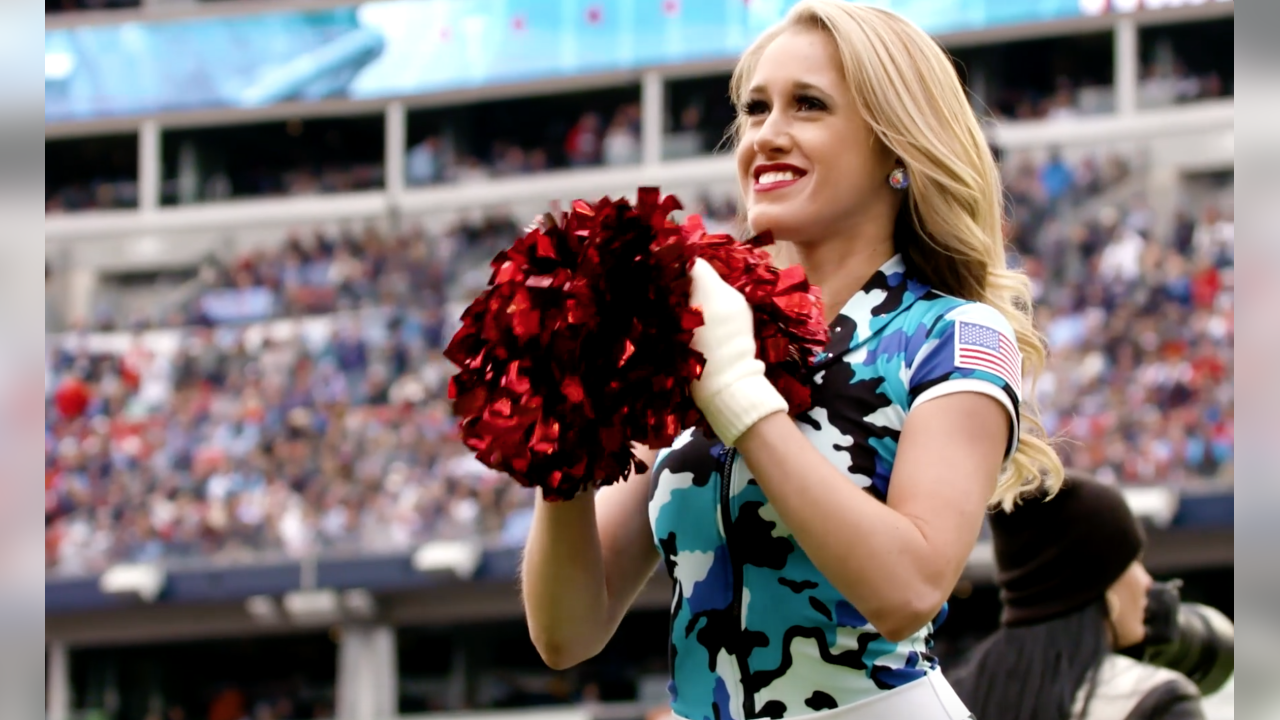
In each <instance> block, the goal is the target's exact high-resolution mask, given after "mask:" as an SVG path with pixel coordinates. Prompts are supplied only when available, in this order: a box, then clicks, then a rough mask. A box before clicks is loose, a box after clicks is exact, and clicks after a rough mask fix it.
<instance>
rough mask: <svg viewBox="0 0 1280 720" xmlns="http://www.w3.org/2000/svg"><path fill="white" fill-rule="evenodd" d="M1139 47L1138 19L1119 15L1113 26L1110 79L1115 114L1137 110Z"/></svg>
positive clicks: (1124, 114) (1125, 113) (1130, 112)
mask: <svg viewBox="0 0 1280 720" xmlns="http://www.w3.org/2000/svg"><path fill="white" fill-rule="evenodd" d="M1139 52H1140V48H1139V47H1138V21H1137V20H1136V19H1135V18H1133V17H1132V16H1125V17H1121V18H1120V19H1119V20H1118V21H1117V22H1116V28H1115V51H1114V53H1113V56H1114V60H1115V71H1114V72H1115V76H1114V79H1113V81H1112V83H1113V87H1114V88H1115V93H1116V114H1117V115H1121V116H1126V115H1132V114H1134V113H1135V112H1137V111H1138V76H1139V74H1140V72H1141V71H1140V66H1141V62H1140V58H1139Z"/></svg>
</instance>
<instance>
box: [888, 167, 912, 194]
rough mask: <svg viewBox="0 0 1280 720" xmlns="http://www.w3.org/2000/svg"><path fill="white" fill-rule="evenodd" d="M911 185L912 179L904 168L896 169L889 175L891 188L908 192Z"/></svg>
mask: <svg viewBox="0 0 1280 720" xmlns="http://www.w3.org/2000/svg"><path fill="white" fill-rule="evenodd" d="M910 184H911V178H910V177H909V176H908V175H907V169H906V168H904V167H896V168H894V169H893V172H891V173H889V187H891V188H893V189H894V190H906V189H907V186H908V185H910Z"/></svg>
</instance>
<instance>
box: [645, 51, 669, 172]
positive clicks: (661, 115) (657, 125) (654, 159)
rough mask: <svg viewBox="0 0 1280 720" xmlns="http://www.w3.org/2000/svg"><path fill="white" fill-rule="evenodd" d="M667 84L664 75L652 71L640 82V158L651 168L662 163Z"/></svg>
mask: <svg viewBox="0 0 1280 720" xmlns="http://www.w3.org/2000/svg"><path fill="white" fill-rule="evenodd" d="M666 95H667V83H666V80H665V78H663V77H662V73H660V72H658V71H657V70H650V71H648V72H646V73H645V74H644V77H643V78H642V79H641V82H640V158H641V162H642V163H643V164H644V165H646V166H649V167H656V166H657V165H658V164H660V163H661V162H662V136H663V131H664V130H665V129H666V122H665V115H666V104H667V98H666Z"/></svg>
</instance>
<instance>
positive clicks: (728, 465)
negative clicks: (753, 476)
mask: <svg viewBox="0 0 1280 720" xmlns="http://www.w3.org/2000/svg"><path fill="white" fill-rule="evenodd" d="M737 459H738V451H737V450H736V449H734V448H731V447H726V448H724V449H723V450H721V451H720V523H721V524H722V525H723V526H724V546H725V555H726V556H727V557H728V559H729V567H730V568H732V570H733V600H732V602H731V604H730V606H729V612H730V617H731V618H732V619H733V630H734V634H735V636H739V639H740V635H741V633H742V583H743V579H742V565H741V564H740V563H737V562H734V560H733V550H732V547H733V543H732V542H731V540H730V538H731V536H732V533H731V528H732V527H733V504H732V502H733V463H734V461H735V460H737ZM734 645H735V647H734V648H733V652H731V655H732V657H733V662H734V663H736V664H737V670H738V687H739V690H740V692H741V693H742V708H741V709H742V712H743V717H744V718H745V717H751V716H752V715H753V714H754V713H755V702H754V700H753V698H752V697H751V696H749V695H748V694H747V689H746V683H745V680H746V677H747V674H748V673H749V672H750V666H749V664H748V663H747V658H746V656H745V655H742V654H741V653H740V652H739V651H740V650H741V643H740V642H739V643H734Z"/></svg>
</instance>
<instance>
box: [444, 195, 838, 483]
mask: <svg viewBox="0 0 1280 720" xmlns="http://www.w3.org/2000/svg"><path fill="white" fill-rule="evenodd" d="M680 208H681V205H680V203H679V201H678V200H676V199H675V198H674V197H671V196H667V197H660V195H659V193H658V190H657V189H656V188H642V189H641V190H640V192H639V194H638V196H637V202H636V203H635V205H631V204H630V203H628V202H627V201H625V200H611V199H609V198H604V199H602V200H600V201H599V202H597V203H594V204H591V203H587V202H585V201H581V200H579V201H576V202H574V203H573V205H572V209H571V210H570V211H569V212H568V213H563V214H561V217H560V218H559V219H558V221H556V219H554V218H552V219H551V220H552V222H550V223H549V224H547V226H546V227H543V228H538V229H534V230H532V231H531V232H529V233H527V234H526V235H524V236H523V237H521V238H519V239H517V240H516V242H515V243H514V245H512V247H511V248H509V249H507V250H504V251H503V252H501V253H499V254H498V256H497V257H496V258H494V260H493V262H492V267H493V275H492V277H491V278H490V287H489V288H488V289H487V290H486V291H485V292H484V293H483V294H482V295H481V296H480V297H479V298H477V299H476V301H475V302H474V303H472V304H471V306H470V307H468V308H467V310H466V311H465V312H464V313H463V316H462V327H461V329H459V331H458V333H457V334H456V335H455V336H454V338H453V341H452V342H451V343H450V344H449V347H448V349H447V350H446V351H445V356H446V357H448V358H449V360H451V361H453V363H454V364H456V365H457V366H458V367H459V368H460V370H459V372H458V373H457V375H455V376H454V377H453V379H452V380H451V381H450V385H449V397H450V398H452V399H453V400H454V412H455V414H456V415H457V416H458V417H459V419H460V421H461V431H462V438H463V440H464V442H466V444H467V446H468V447H470V448H471V449H473V450H475V451H476V457H477V458H479V459H480V461H481V462H483V463H484V464H485V465H488V466H489V467H491V468H494V469H495V470H499V471H502V472H506V473H508V474H510V475H511V476H512V477H513V478H515V479H516V481H517V482H519V483H520V484H522V485H526V486H529V487H541V488H542V490H543V495H544V497H546V498H547V499H549V500H560V499H568V498H571V497H573V496H574V495H576V494H577V493H578V492H580V491H581V490H582V489H584V488H586V487H590V486H603V485H609V484H612V483H614V482H616V481H618V480H620V479H623V478H625V477H627V476H628V474H629V473H630V472H631V471H632V469H634V470H635V471H636V472H644V471H645V470H646V469H647V468H645V467H644V465H643V463H641V462H640V461H639V459H638V458H637V457H636V456H635V454H634V453H633V452H632V450H631V443H633V442H634V443H639V444H642V445H647V446H649V447H655V448H660V447H665V446H667V445H670V444H671V442H672V441H673V440H674V439H675V437H676V435H677V434H678V433H679V432H680V431H681V430H682V429H684V428H688V427H693V426H703V427H705V420H704V419H703V418H702V415H701V413H700V412H699V411H698V408H697V406H696V405H695V404H694V402H693V398H692V397H691V396H690V394H689V388H690V383H691V381H692V380H694V379H696V378H698V377H699V376H700V375H701V373H702V365H703V361H704V358H703V357H702V355H701V353H698V352H696V351H695V350H693V349H692V348H691V347H690V343H691V342H692V340H693V331H694V329H695V328H697V327H698V326H700V325H701V324H702V313H701V312H700V311H698V310H697V309H695V308H691V307H690V306H689V290H690V282H691V281H690V278H689V268H690V267H692V265H693V261H694V259H695V258H697V257H701V258H703V259H704V260H706V261H707V262H708V263H710V264H711V265H712V266H713V267H714V268H715V269H716V270H717V271H718V272H719V273H720V274H721V276H722V277H723V278H724V279H725V281H726V282H728V283H729V284H730V285H732V286H733V287H735V288H736V289H738V290H739V291H740V292H742V293H743V295H744V296H745V297H746V298H747V301H748V303H750V304H751V306H752V309H753V310H754V312H755V318H756V340H757V347H758V351H759V357H760V358H761V360H763V361H764V363H765V365H766V375H767V377H768V378H769V379H770V380H771V381H772V382H773V383H774V385H775V386H776V387H777V388H778V390H779V392H781V393H782V395H783V397H785V398H786V399H787V402H788V404H789V405H790V410H791V412H792V413H793V414H795V413H799V412H803V411H804V410H807V409H808V408H809V406H810V398H809V391H808V387H807V379H808V369H809V367H810V365H811V363H812V360H813V358H814V357H815V356H816V355H817V354H818V353H819V352H821V350H822V348H823V346H824V344H825V342H826V338H827V328H826V324H825V323H824V322H823V318H822V309H821V303H820V300H819V298H818V291H817V288H815V287H813V286H811V285H810V284H809V283H808V281H807V280H806V279H805V277H804V273H803V271H802V270H800V268H798V267H794V268H788V269H786V270H779V269H777V268H775V267H774V266H773V264H772V262H771V260H770V258H769V256H768V255H767V254H766V253H765V252H764V251H763V250H761V249H760V247H761V246H763V245H767V244H768V243H769V239H768V238H767V237H759V238H754V239H752V240H751V241H748V242H747V243H741V242H738V241H737V240H734V239H733V238H732V237H730V236H728V235H712V234H708V233H707V232H706V231H705V229H704V228H703V226H702V223H701V221H700V220H699V219H698V218H697V217H692V218H690V219H689V220H687V221H686V222H685V223H683V224H677V223H675V222H673V221H672V220H670V215H671V213H672V212H673V211H675V210H678V209H680Z"/></svg>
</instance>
